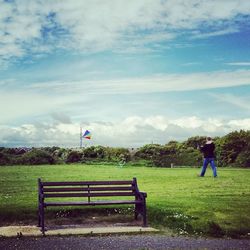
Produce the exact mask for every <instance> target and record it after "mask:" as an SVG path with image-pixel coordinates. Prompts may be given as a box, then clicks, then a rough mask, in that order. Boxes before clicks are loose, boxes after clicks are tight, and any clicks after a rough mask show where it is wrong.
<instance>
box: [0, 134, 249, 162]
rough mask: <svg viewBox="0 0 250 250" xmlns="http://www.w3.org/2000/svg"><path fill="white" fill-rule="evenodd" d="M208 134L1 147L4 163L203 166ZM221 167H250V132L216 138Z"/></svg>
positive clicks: (0, 160) (218, 159) (0, 158)
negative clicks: (117, 143)
mask: <svg viewBox="0 0 250 250" xmlns="http://www.w3.org/2000/svg"><path fill="white" fill-rule="evenodd" d="M205 140H206V137H205V136H194V137H190V138H188V139H187V140H186V141H184V142H178V141H170V142H168V143H167V144H165V145H162V144H147V145H144V146H143V147H141V148H138V149H128V148H115V147H104V146H91V147H86V148H81V149H68V148H60V147H42V148H5V147H0V165H38V164H69V163H89V164H91V163H102V164H103V163H110V162H111V163H117V164H119V163H122V164H123V163H126V162H129V163H130V164H135V165H139V164H142V165H146V166H156V167H171V166H193V167H195V166H200V165H201V164H202V154H201V152H200V151H199V149H198V146H199V145H202V144H204V143H205ZM214 143H215V145H216V162H217V165H218V167H226V166H233V167H250V131H249V130H248V131H245V130H240V131H234V132H231V133H229V134H227V135H225V136H223V137H216V138H214Z"/></svg>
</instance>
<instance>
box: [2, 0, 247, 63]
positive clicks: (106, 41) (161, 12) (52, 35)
mask: <svg viewBox="0 0 250 250" xmlns="http://www.w3.org/2000/svg"><path fill="white" fill-rule="evenodd" d="M0 11H1V15H0V31H1V32H0V41H1V42H0V43H1V48H2V49H1V50H0V58H1V60H2V61H4V60H7V61H8V60H12V58H13V57H22V56H24V55H26V54H29V53H38V54H39V50H41V51H42V52H44V49H45V50H46V52H49V51H50V50H51V51H52V50H54V49H55V48H63V49H73V50H76V51H79V50H80V51H100V50H105V49H113V50H117V49H121V50H123V49H128V47H131V48H134V49H135V48H137V49H138V45H140V46H142V45H144V44H148V43H154V44H157V43H158V42H161V41H165V40H169V39H173V38H174V37H175V36H176V35H177V34H178V30H179V29H180V30H183V29H186V30H190V31H194V30H197V31H198V34H197V35H196V36H197V37H200V38H201V37H208V36H211V35H212V36H215V35H222V34H227V33H232V32H236V31H237V30H238V29H237V27H235V28H225V27H228V26H231V25H230V24H231V23H233V19H234V18H236V19H237V20H241V19H242V18H243V17H242V16H243V15H249V14H250V4H249V3H248V1H245V0H228V1H226V2H225V1H223V0H221V1H218V0H217V1H215V0H214V1H203V0H190V1H184V0H168V1H160V0H136V1H134V0H128V1H124V0H103V1H99V0H92V1H88V0H85V1H78V0H74V1H67V0H61V1H49V0H44V1H38V0H37V1H35V0H34V1H29V0H22V1H13V2H12V1H10V2H5V1H2V2H1V3H0ZM204 26H207V27H209V26H213V27H215V28H216V29H215V31H214V32H211V33H207V34H203V33H201V32H200V31H199V30H200V27H204ZM174 33H175V34H174ZM146 34H147V35H146ZM121 45H124V47H123V48H122V47H121Z"/></svg>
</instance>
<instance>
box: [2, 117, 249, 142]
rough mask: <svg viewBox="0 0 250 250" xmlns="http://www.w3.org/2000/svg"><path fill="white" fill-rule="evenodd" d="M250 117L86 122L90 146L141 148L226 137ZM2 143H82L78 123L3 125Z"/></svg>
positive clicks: (244, 126) (144, 118)
mask: <svg viewBox="0 0 250 250" xmlns="http://www.w3.org/2000/svg"><path fill="white" fill-rule="evenodd" d="M249 124H250V118H246V119H239V120H222V119H221V120H219V119H215V118H212V117H210V118H208V119H201V118H199V117H195V116H193V117H183V118H179V119H177V120H176V119H174V120H171V119H168V118H167V117H165V116H150V117H140V116H133V117H127V118H126V119H124V120H120V121H117V122H112V123H111V122H108V123H104V122H91V123H82V124H81V126H82V127H83V129H89V130H90V131H91V132H92V135H93V138H92V140H91V141H88V142H87V141H86V145H104V146H124V147H139V146H142V145H144V144H147V143H151V142H152V141H153V142H154V143H161V144H164V143H167V142H168V141H169V140H172V139H175V140H179V141H182V140H185V139H187V138H188V137H190V136H195V135H210V136H222V135H225V134H227V133H229V132H231V131H233V130H238V129H245V130H246V129H250V125H249ZM0 129H1V134H0V142H1V144H0V146H53V145H57V146H64V147H77V146H78V145H79V129H80V125H79V124H77V123H72V124H65V123H57V124H55V123H52V124H48V123H43V124H23V125H21V126H18V127H13V126H12V127H8V126H4V125H2V126H0Z"/></svg>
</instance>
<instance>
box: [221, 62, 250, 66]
mask: <svg viewBox="0 0 250 250" xmlns="http://www.w3.org/2000/svg"><path fill="white" fill-rule="evenodd" d="M226 64H227V65H230V66H250V62H230V63H226Z"/></svg>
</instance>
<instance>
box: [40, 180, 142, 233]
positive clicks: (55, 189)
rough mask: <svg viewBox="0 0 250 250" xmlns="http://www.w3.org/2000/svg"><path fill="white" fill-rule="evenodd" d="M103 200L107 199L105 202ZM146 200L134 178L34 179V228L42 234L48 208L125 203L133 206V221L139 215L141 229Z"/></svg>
mask: <svg viewBox="0 0 250 250" xmlns="http://www.w3.org/2000/svg"><path fill="white" fill-rule="evenodd" d="M73 197H78V198H79V199H78V198H77V200H76V201H72V199H71V198H73ZM107 197H109V198H108V199H107ZM110 197H112V199H110ZM124 197H126V199H125V198H124ZM128 197H130V199H129V198H128ZM131 197H132V198H131ZM146 197H147V194H146V193H145V192H140V191H139V189H138V186H137V181H136V178H133V179H132V180H128V181H125V180H124V181H74V182H72V181H71V182H42V181H41V179H38V226H39V227H41V231H42V233H43V234H44V232H45V223H44V217H45V214H44V209H45V208H46V207H50V206H97V205H104V206H106V205H123V204H127V205H134V208H135V209H134V215H135V219H137V217H138V215H139V214H140V215H142V218H143V226H144V227H146V226H147V214H146ZM67 198H68V199H67ZM62 199H63V201H62ZM58 200H60V201H58Z"/></svg>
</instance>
